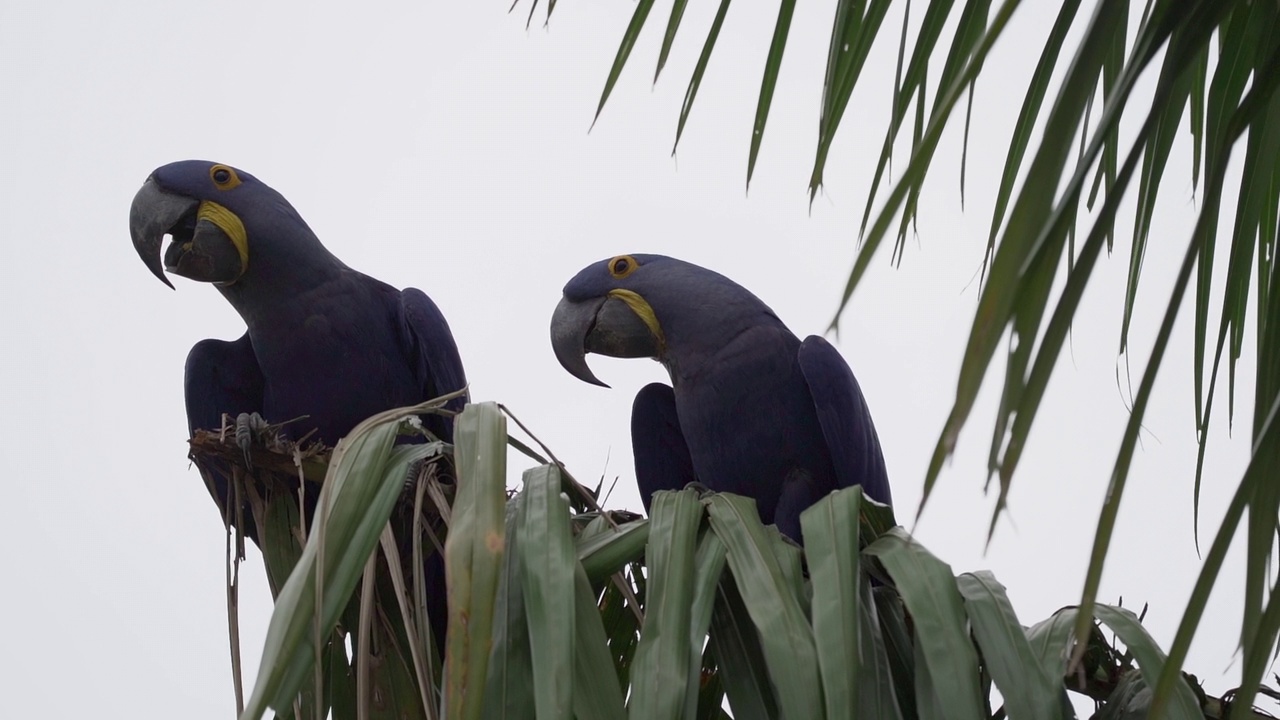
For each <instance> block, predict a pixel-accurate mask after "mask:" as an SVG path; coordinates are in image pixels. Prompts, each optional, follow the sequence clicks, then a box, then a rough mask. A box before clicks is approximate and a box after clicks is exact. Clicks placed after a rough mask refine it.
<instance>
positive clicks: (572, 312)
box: [551, 255, 778, 387]
mask: <svg viewBox="0 0 1280 720" xmlns="http://www.w3.org/2000/svg"><path fill="white" fill-rule="evenodd" d="M762 320H764V321H766V322H774V323H776V322H778V321H777V317H776V316H775V315H774V314H773V311H772V310H770V309H769V307H768V306H767V305H765V304H764V303H763V302H761V300H760V299H759V298H757V297H756V296H755V295H753V294H751V292H750V291H748V290H747V289H746V288H744V287H742V286H741V285H738V284H737V283H735V282H733V281H732V280H730V279H729V278H726V277H725V276H723V275H721V274H719V273H717V272H714V271H712V270H708V269H706V268H704V267H700V266H698V265H694V264H692V263H687V262H684V261H683V260H677V259H675V258H671V257H666V256H663V255H618V256H615V257H612V258H610V259H608V260H602V261H600V262H597V263H593V264H591V265H588V266H587V267H585V268H583V269H582V270H581V271H580V272H579V273H578V274H577V275H575V276H574V277H573V279H572V280H570V281H569V283H568V284H567V285H565V286H564V297H563V298H562V299H561V300H560V304H559V305H557V306H556V309H555V313H554V314H552V316H551V346H552V348H553V349H554V350H555V353H556V359H558V360H559V361H560V364H561V365H562V366H563V367H564V369H565V370H568V371H569V373H570V374H572V375H573V376H574V377H576V378H578V379H579V380H582V381H584V382H588V383H591V384H593V385H600V386H603V387H608V385H605V383H603V382H601V381H600V379H599V378H597V377H596V376H595V374H594V373H592V372H591V369H590V368H589V367H588V366H587V361H586V354H587V353H589V352H592V353H597V354H600V355H608V356H610V357H620V358H638V357H647V358H653V359H655V360H657V361H658V362H661V363H662V364H663V365H665V366H666V368H667V370H668V372H670V373H671V374H672V377H673V379H674V378H675V376H676V368H678V367H679V368H686V369H692V366H693V365H694V364H696V363H697V362H699V361H700V360H703V359H705V358H708V357H710V356H713V355H714V354H715V353H716V352H717V351H718V350H719V349H720V348H722V347H724V345H725V344H726V343H727V342H728V341H729V340H731V339H732V338H733V337H735V336H737V335H738V334H739V333H741V332H743V331H744V330H746V329H748V328H750V327H753V326H755V325H757V324H759V323H760V322H761V321H762Z"/></svg>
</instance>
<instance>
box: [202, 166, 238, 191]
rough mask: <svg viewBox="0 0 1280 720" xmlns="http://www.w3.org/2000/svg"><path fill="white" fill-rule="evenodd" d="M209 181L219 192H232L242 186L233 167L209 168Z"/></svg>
mask: <svg viewBox="0 0 1280 720" xmlns="http://www.w3.org/2000/svg"><path fill="white" fill-rule="evenodd" d="M209 179H210V180H212V181H213V184H214V185H215V186H216V187H217V188H218V189H219V190H230V189H231V188H233V187H236V186H237V185H239V184H240V176H239V175H237V174H236V170H235V168H233V167H228V166H226V165H214V166H212V167H210V168H209Z"/></svg>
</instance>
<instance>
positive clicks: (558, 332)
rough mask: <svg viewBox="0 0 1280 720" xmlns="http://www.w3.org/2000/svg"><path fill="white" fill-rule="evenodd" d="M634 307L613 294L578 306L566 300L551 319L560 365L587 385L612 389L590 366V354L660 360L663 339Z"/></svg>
mask: <svg viewBox="0 0 1280 720" xmlns="http://www.w3.org/2000/svg"><path fill="white" fill-rule="evenodd" d="M636 297H639V296H636ZM641 302H643V300H642V301H641ZM633 303H634V301H632V302H628V301H627V300H624V299H623V298H622V297H621V296H619V295H615V294H612V293H611V294H610V295H606V296H604V297H598V298H591V299H589V300H583V301H578V302H575V301H573V300H570V299H569V298H567V297H565V298H562V299H561V300H560V304H559V305H556V310H555V312H554V313H553V314H552V315H551V347H552V349H553V350H555V353H556V359H557V360H559V361H560V365H561V366H562V367H564V369H565V370H568V371H569V374H570V375H573V376H574V377H576V378H578V379H579V380H582V381H583V382H588V383H591V384H592V385H599V386H601V387H609V386H608V385H607V384H605V383H604V382H602V381H601V380H600V379H599V378H597V377H596V376H595V374H594V373H592V372H591V368H590V367H588V366H587V353H589V352H593V353H597V354H599V355H608V356H610V357H618V358H640V357H649V358H660V357H661V356H662V352H663V342H662V338H661V337H659V336H658V335H655V333H654V331H653V330H652V329H651V328H650V326H649V324H648V323H646V322H645V320H644V319H643V318H641V316H640V315H638V314H637V313H636V311H635V310H633V309H632V305H633ZM644 307H646V308H647V307H648V304H647V303H645V304H644Z"/></svg>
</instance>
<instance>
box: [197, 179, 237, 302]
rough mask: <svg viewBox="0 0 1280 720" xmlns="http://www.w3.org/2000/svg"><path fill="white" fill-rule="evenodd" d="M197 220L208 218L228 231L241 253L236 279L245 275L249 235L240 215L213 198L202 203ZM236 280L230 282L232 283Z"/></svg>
mask: <svg viewBox="0 0 1280 720" xmlns="http://www.w3.org/2000/svg"><path fill="white" fill-rule="evenodd" d="M196 219H197V220H208V221H209V222H211V223H213V224H214V225H217V226H218V229H219V230H221V231H222V232H224V233H226V235H227V237H229V238H231V243H232V244H233V245H235V246H236V252H238V253H240V272H239V274H237V275H236V280H239V279H240V276H241V275H244V271H245V270H248V269H249V235H248V233H246V232H245V229H244V223H243V222H241V221H240V216H239V215H236V214H235V213H233V212H231V211H230V210H228V209H227V208H226V207H225V206H223V205H219V204H218V203H216V202H213V201H212V200H205V201H204V202H202V203H200V210H199V211H198V212H197V213H196ZM236 280H232V281H231V282H229V283H222V284H225V285H231V284H232V283H234V282H235V281H236Z"/></svg>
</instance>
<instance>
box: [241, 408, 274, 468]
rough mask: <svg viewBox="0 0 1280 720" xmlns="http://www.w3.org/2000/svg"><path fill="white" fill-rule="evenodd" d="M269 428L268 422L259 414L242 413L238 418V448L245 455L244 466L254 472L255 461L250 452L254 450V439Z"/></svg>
mask: <svg viewBox="0 0 1280 720" xmlns="http://www.w3.org/2000/svg"><path fill="white" fill-rule="evenodd" d="M266 427H267V421H266V420H263V419H262V416H261V415H259V414H258V413H256V412H254V413H240V414H239V415H237V416H236V446H237V447H239V448H240V452H242V453H244V466H245V467H246V468H247V469H249V470H250V471H252V470H253V459H252V458H251V457H250V453H249V451H250V450H251V449H252V448H253V438H254V436H255V435H256V434H258V433H260V432H262V431H263V430H264V429H266Z"/></svg>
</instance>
